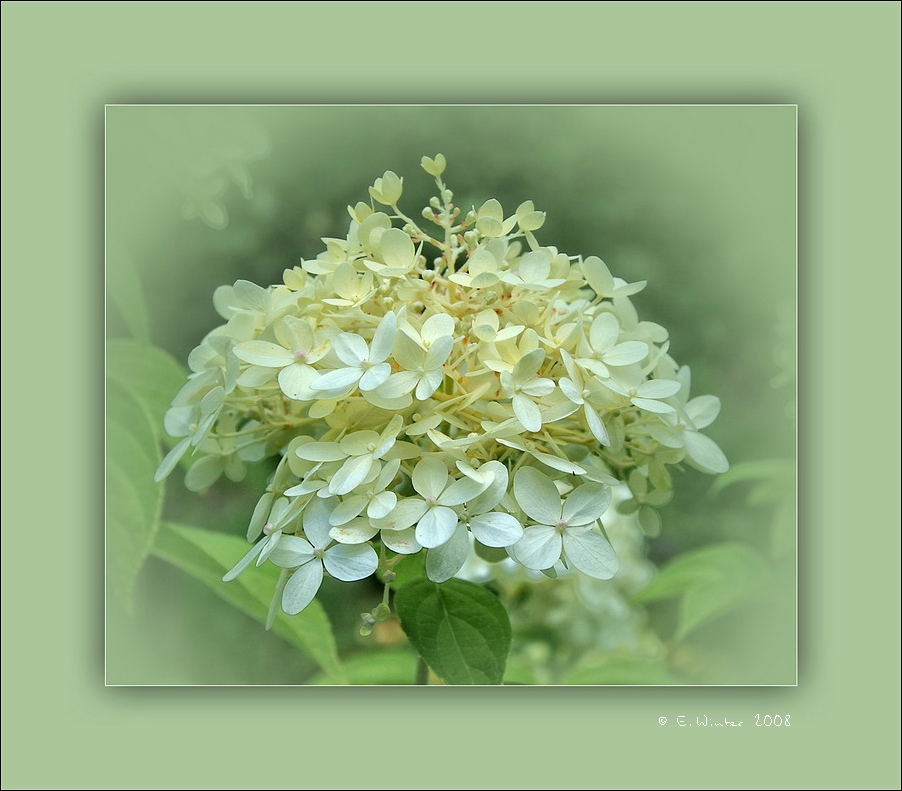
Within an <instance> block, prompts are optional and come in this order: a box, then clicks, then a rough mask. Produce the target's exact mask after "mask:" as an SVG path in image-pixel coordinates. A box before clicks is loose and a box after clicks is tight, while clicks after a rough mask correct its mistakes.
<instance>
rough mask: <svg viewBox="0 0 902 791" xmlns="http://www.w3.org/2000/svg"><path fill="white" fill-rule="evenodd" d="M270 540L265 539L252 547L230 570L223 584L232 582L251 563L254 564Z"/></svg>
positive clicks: (223, 579)
mask: <svg viewBox="0 0 902 791" xmlns="http://www.w3.org/2000/svg"><path fill="white" fill-rule="evenodd" d="M267 540H268V539H263V540H262V541H258V542H257V543H256V544H254V546H252V547H251V548H250V549H249V550H248V553H247V554H246V555H245V556H244V557H243V558H241V560H239V561H238V562H237V563H236V564H235V565H234V566H232V568H231V569H229V570H228V571H227V572H226V573H225V575H224V576H223V578H222V581H223V582H231V581H232V580H233V579H235V577H237V576H238V575H239V574H240V573H241V572H242V571H244V570H245V569H246V568H247V567H248V566H250V565H251V563H253V562H254V558H255V557H257V555H259V554H260V551H261V550H262V549H263V545H264V544H265V543H266V541H267Z"/></svg>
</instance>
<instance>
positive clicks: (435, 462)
mask: <svg viewBox="0 0 902 791" xmlns="http://www.w3.org/2000/svg"><path fill="white" fill-rule="evenodd" d="M422 166H423V169H424V170H426V172H427V173H429V174H430V175H432V176H433V177H434V178H435V182H436V186H437V188H438V195H437V196H436V197H435V198H433V199H432V200H431V201H430V203H429V206H427V207H426V208H425V209H424V210H423V212H422V217H423V218H424V219H425V220H426V221H427V223H430V224H432V225H434V226H435V228H436V229H437V230H427V229H426V228H428V227H429V226H426V225H425V224H421V223H419V222H416V221H414V220H413V219H411V218H410V217H408V216H407V215H405V214H404V213H403V212H402V211H401V209H400V208H399V207H398V202H399V201H400V199H401V197H402V195H403V180H402V179H401V178H400V177H398V176H397V175H396V174H395V173H392V172H391V171H388V172H386V173H385V174H384V175H383V176H382V177H381V178H378V179H376V181H375V184H374V185H373V186H372V187H370V190H369V193H370V196H371V198H372V200H373V203H371V204H367V203H363V202H361V203H357V204H356V205H355V206H351V207H349V208H348V211H349V214H350V218H351V221H350V225H349V227H348V231H347V233H346V235H345V236H344V237H343V238H333V239H325V240H324V243H325V245H326V249H325V250H324V251H323V252H321V253H320V254H319V255H318V256H317V257H316V258H315V259H312V260H302V261H301V265H300V266H296V267H294V268H292V269H288V270H286V271H285V272H284V274H283V279H282V282H281V283H278V284H276V285H273V286H269V287H268V288H262V287H260V286H257V285H255V284H252V283H248V282H246V281H238V282H237V283H235V284H234V285H233V286H223V287H221V288H220V289H218V290H217V292H216V294H215V295H214V304H215V306H216V308H217V310H218V312H219V313H220V315H221V316H222V317H223V319H224V320H225V323H224V324H223V325H222V326H221V327H218V328H217V329H215V330H213V331H212V332H210V333H209V334H208V335H207V337H206V338H205V339H204V340H203V342H202V343H201V344H200V346H198V347H197V348H196V349H195V350H194V351H193V352H192V353H191V355H190V358H189V367H190V369H191V374H190V375H189V378H188V382H187V383H186V384H185V386H184V387H183V388H182V390H181V391H180V392H179V393H178V394H177V395H176V396H175V398H174V399H173V402H172V407H171V409H170V411H169V413H168V414H167V416H166V423H165V425H166V429H167V431H168V432H169V433H170V434H171V435H172V436H174V437H179V438H182V439H181V440H180V441H179V442H178V443H176V444H175V446H174V448H173V449H172V451H171V452H170V453H169V454H168V455H167V456H166V458H165V459H164V461H163V463H162V464H161V466H160V469H159V471H158V478H162V477H164V476H165V475H167V474H169V472H171V470H172V469H174V467H175V466H176V464H177V463H178V462H179V460H180V458H181V457H183V456H184V455H185V454H186V453H188V452H189V451H190V452H191V453H192V455H193V457H194V461H193V462H192V465H191V467H190V469H189V470H188V473H187V476H186V482H187V484H188V485H189V486H190V487H192V488H196V489H201V488H205V487H206V486H209V485H210V484H211V483H212V482H213V481H214V480H215V479H216V478H217V477H218V476H219V475H220V474H221V473H222V472H225V473H226V475H228V476H229V477H231V478H234V479H237V478H240V477H241V475H242V474H243V471H244V465H245V464H247V463H251V462H256V461H259V460H261V459H263V458H265V457H275V458H276V459H277V460H278V463H277V467H276V470H275V472H274V473H273V475H272V476H271V478H270V480H269V482H268V486H267V489H266V491H265V492H263V493H262V496H261V499H260V502H259V503H258V504H257V507H256V508H255V510H254V513H253V516H252V517H251V523H250V527H249V529H248V540H250V541H254V540H256V539H257V538H258V537H259V535H260V533H261V532H262V533H263V534H264V536H263V538H262V539H260V541H259V543H257V544H256V545H255V546H254V547H253V548H252V549H251V551H250V552H248V554H247V555H246V556H245V557H244V558H242V559H240V560H238V561H237V564H236V566H235V567H234V568H233V569H232V570H231V571H230V572H229V573H227V574H226V576H225V578H224V579H225V580H226V581H228V580H231V579H234V578H235V577H236V576H238V574H240V573H242V572H243V571H244V570H245V569H246V568H248V567H249V566H250V565H251V564H252V563H254V562H256V564H257V565H260V564H261V563H264V562H271V563H275V564H276V565H277V566H279V567H281V568H282V569H283V574H282V576H281V582H280V584H279V589H278V590H277V592H276V599H275V600H274V605H275V606H278V605H279V604H281V607H282V609H283V610H284V611H285V612H288V613H296V612H299V611H300V610H301V609H303V608H304V607H305V606H306V605H307V604H308V603H309V602H310V601H311V599H312V598H313V596H314V595H315V593H316V590H317V588H318V587H319V584H320V581H321V580H322V576H323V574H324V573H328V574H330V575H332V576H333V577H335V578H337V579H341V580H355V579H360V578H362V577H365V576H368V575H369V574H372V573H373V572H375V571H376V570H377V569H381V570H382V571H383V572H389V571H391V569H392V568H393V566H394V564H396V563H397V562H399V561H400V560H402V559H403V558H404V557H405V556H406V555H408V554H412V553H416V552H419V551H425V552H427V560H426V565H425V568H426V573H427V574H428V575H429V576H430V578H432V579H433V580H434V581H436V582H443V581H444V580H447V579H449V578H450V577H452V576H454V575H455V574H457V573H458V572H459V571H460V569H461V568H462V566H463V565H464V563H465V561H466V559H467V556H468V553H469V552H470V551H471V550H472V546H473V545H474V544H482V545H484V546H486V547H493V548H495V549H496V550H497V549H504V550H506V553H507V555H508V556H509V557H510V558H511V559H512V560H513V561H515V562H517V563H520V564H522V565H523V566H525V567H527V568H529V569H534V570H540V571H545V572H546V573H548V574H549V575H552V576H553V574H554V567H555V566H556V565H557V566H558V567H560V565H561V564H563V565H564V566H566V567H567V568H570V569H573V570H575V571H577V572H581V573H583V574H586V575H589V576H590V577H594V578H597V579H609V578H610V577H612V576H613V575H615V574H616V573H617V569H618V561H617V557H616V555H615V553H614V550H613V549H612V548H611V545H610V543H609V542H608V539H607V537H606V536H605V532H604V526H603V522H602V518H603V516H604V513H605V511H606V509H607V508H608V506H609V504H610V502H611V490H610V487H611V485H613V484H616V483H617V482H618V481H625V482H627V483H628V484H629V486H630V489H631V490H632V492H633V493H634V495H635V496H636V498H637V500H639V501H640V504H641V506H642V507H643V508H649V507H654V506H656V505H661V504H663V503H665V502H666V501H667V499H668V498H669V496H670V488H671V479H670V475H669V473H668V472H667V469H666V467H667V465H674V464H680V463H681V462H683V461H684V460H685V461H686V462H688V463H689V464H692V465H693V466H695V467H697V468H699V469H701V470H703V471H705V472H709V473H718V472H724V471H725V470H726V469H727V466H728V465H727V461H726V458H725V457H724V455H723V453H722V452H721V451H720V449H719V448H717V446H716V445H715V444H714V442H713V441H712V440H711V439H710V438H708V437H705V436H704V435H702V434H701V429H703V428H706V427H707V426H708V425H709V424H710V423H711V422H712V421H713V420H714V418H715V417H716V416H717V412H718V410H719V401H717V399H716V398H715V397H713V396H701V397H696V398H693V399H691V400H690V399H689V395H688V391H689V372H688V369H687V368H685V367H682V368H680V367H679V366H678V365H677V363H676V362H675V361H674V360H673V358H672V357H671V356H670V354H669V345H668V338H667V333H666V331H665V330H664V329H663V328H662V327H660V326H659V325H657V324H654V323H651V322H641V321H639V319H638V316H637V315H636V311H635V309H634V307H633V305H632V303H631V302H630V296H631V295H633V294H635V293H636V292H638V291H640V290H641V289H642V288H643V287H644V286H645V283H644V282H638V283H626V282H625V281H623V280H621V279H620V278H617V277H615V276H613V275H612V274H611V272H610V271H609V269H608V268H607V266H606V265H605V264H604V263H603V262H602V261H601V259H600V258H597V257H595V256H590V257H588V258H586V259H583V258H582V257H581V256H579V255H576V256H571V255H567V254H565V253H563V252H561V251H559V250H558V249H557V248H555V247H551V246H543V245H541V244H540V243H539V241H538V239H537V237H536V235H535V234H536V232H537V231H539V230H540V228H541V227H542V225H543V223H544V220H545V215H544V213H542V212H540V211H537V210H536V209H535V206H534V205H533V203H532V202H531V201H526V202H524V203H522V204H521V205H520V206H519V207H518V208H517V209H516V210H515V211H514V212H513V213H511V214H508V215H505V212H504V210H503V207H502V205H501V204H500V203H499V202H498V201H497V200H489V201H487V202H486V203H484V204H483V205H482V206H481V207H479V208H475V207H474V208H473V209H471V210H470V211H468V212H462V211H461V209H460V208H458V207H456V206H455V205H454V203H453V197H454V196H453V193H452V192H451V190H449V189H448V188H447V187H446V185H445V183H444V181H443V179H442V175H443V172H444V169H445V159H444V157H443V156H441V155H438V156H436V157H435V158H429V157H424V158H423V161H422ZM377 204H378V205H381V206H383V207H385V208H384V210H380V209H379V208H377ZM377 551H378V552H377Z"/></svg>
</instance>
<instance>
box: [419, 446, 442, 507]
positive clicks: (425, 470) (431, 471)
mask: <svg viewBox="0 0 902 791" xmlns="http://www.w3.org/2000/svg"><path fill="white" fill-rule="evenodd" d="M411 482H412V483H413V488H414V489H416V490H417V492H419V493H420V494H421V495H422V496H423V497H425V498H426V499H427V500H428V499H429V498H430V497H432V498H434V499H438V497H439V495H440V494H441V493H442V490H443V489H444V488H445V484H447V482H448V469H447V467H445V463H444V462H443V461H442V460H441V459H439V458H436V457H435V456H427V457H426V458H425V459H423V460H422V461H420V463H419V464H417V466H416V467H414V470H413V475H412V476H411Z"/></svg>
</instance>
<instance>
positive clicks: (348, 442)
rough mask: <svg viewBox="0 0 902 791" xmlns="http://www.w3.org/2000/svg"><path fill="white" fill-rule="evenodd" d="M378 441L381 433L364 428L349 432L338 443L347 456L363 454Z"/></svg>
mask: <svg viewBox="0 0 902 791" xmlns="http://www.w3.org/2000/svg"><path fill="white" fill-rule="evenodd" d="M377 442H379V435H378V434H377V433H376V432H375V431H369V430H364V431H355V432H353V433H351V434H348V435H347V436H346V437H345V438H344V439H342V440H341V442H339V443H338V445H339V447H340V448H341V449H342V451H343V452H344V455H345V456H363V455H364V454H365V453H368V452H369V450H370V446H371V445H375V444H376V443H377Z"/></svg>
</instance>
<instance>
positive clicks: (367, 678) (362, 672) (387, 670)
mask: <svg viewBox="0 0 902 791" xmlns="http://www.w3.org/2000/svg"><path fill="white" fill-rule="evenodd" d="M416 669H417V655H416V654H415V653H414V652H413V651H410V650H405V649H386V650H382V651H379V650H375V651H363V652H361V653H360V654H357V655H356V656H353V657H351V658H350V659H348V660H346V661H345V663H344V670H345V674H346V675H347V679H348V683H349V684H359V685H376V684H378V685H384V686H394V685H405V686H406V685H408V684H411V683H413V679H414V676H415V674H416ZM310 683H311V684H318V685H322V684H334V683H335V682H334V681H333V680H332V679H331V678H329V676H327V675H326V674H324V673H319V674H317V675H316V676H314V677H313V678H312V679H311V680H310Z"/></svg>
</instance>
